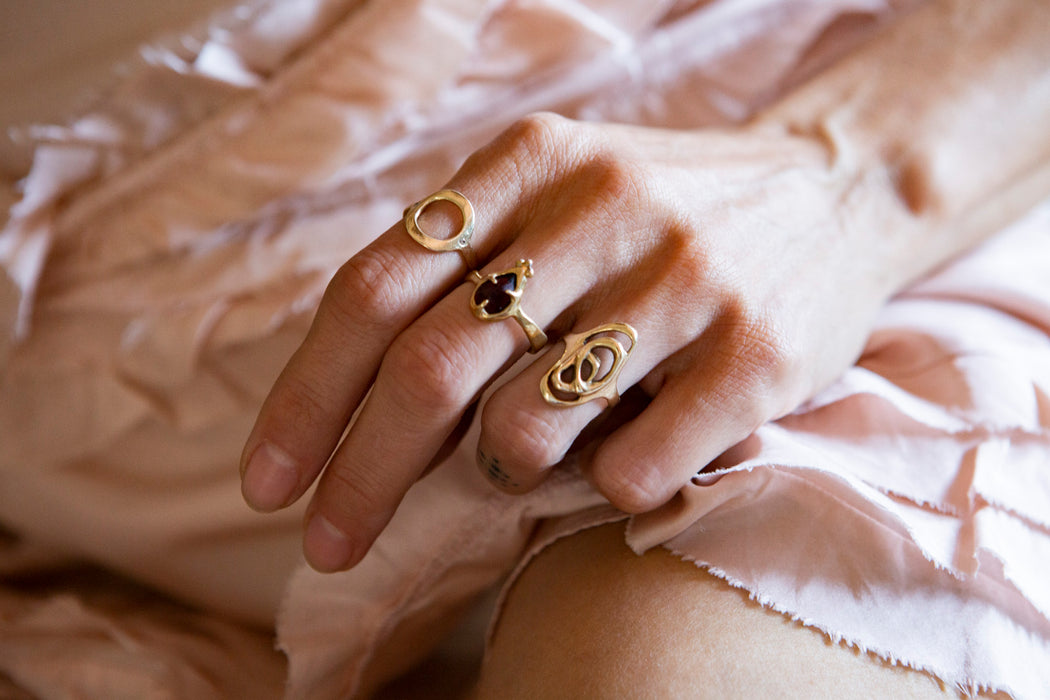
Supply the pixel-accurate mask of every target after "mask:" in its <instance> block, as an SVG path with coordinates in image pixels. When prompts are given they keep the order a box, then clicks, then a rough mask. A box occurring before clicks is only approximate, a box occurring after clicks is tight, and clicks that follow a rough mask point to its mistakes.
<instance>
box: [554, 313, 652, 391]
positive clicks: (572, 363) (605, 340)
mask: <svg viewBox="0 0 1050 700" xmlns="http://www.w3.org/2000/svg"><path fill="white" fill-rule="evenodd" d="M621 338H623V339H624V340H623V342H621ZM564 340H565V352H563V353H562V356H561V359H559V360H558V361H557V362H555V363H554V365H553V366H552V367H551V368H550V369H549V370H547V373H546V374H545V375H543V380H542V381H541V382H540V393H541V394H543V398H544V400H546V402H547V403H549V404H553V405H555V406H578V405H579V404H582V403H587V402H588V401H593V400H594V399H605V401H606V405H607V406H615V405H616V404H617V403H618V402H619V400H620V393H619V391H618V390H617V389H616V380H617V378H618V377H619V376H620V371H621V370H622V369H623V366H624V363H626V362H627V358H628V357H629V356H630V355H631V352H632V351H633V350H634V348H635V345H636V343H637V341H638V332H637V331H635V330H634V328H632V327H631V326H629V325H628V324H626V323H607V324H605V325H602V326H598V327H596V328H592V329H591V330H589V331H585V332H583V333H567V334H566V335H565V338H564ZM625 343H626V344H625Z"/></svg>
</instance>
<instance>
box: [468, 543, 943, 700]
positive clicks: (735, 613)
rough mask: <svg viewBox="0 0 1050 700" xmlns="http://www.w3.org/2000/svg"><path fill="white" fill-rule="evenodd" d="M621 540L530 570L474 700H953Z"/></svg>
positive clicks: (555, 554)
mask: <svg viewBox="0 0 1050 700" xmlns="http://www.w3.org/2000/svg"><path fill="white" fill-rule="evenodd" d="M623 538H624V534H623V524H622V523H620V524H613V525H606V526H602V527H599V528H594V529H592V530H587V531H584V532H582V533H580V534H578V535H575V536H573V537H568V538H565V539H563V540H560V541H558V542H556V543H554V544H553V545H552V546H550V547H549V548H547V549H545V550H544V551H543V552H542V554H541V555H540V556H539V557H538V558H537V559H535V560H534V561H533V562H532V563H530V565H529V566H528V567H527V568H526V570H525V571H524V573H523V574H522V575H521V576H520V577H519V578H518V579H517V581H515V583H514V587H513V588H512V589H511V592H510V594H509V596H508V599H507V601H506V604H505V605H504V607H503V610H502V614H501V616H500V620H499V624H498V625H497V627H496V629H495V632H494V634H493V637H492V640H491V643H490V647H489V650H488V654H487V662H486V664H485V665H484V667H483V668H482V672H481V676H480V679H479V681H478V685H477V687H476V689H475V693H474V695H473V696H472V697H473V700H487V699H488V698H499V699H500V700H515V699H517V698H521V699H522V700H525V699H527V698H551V699H554V698H617V699H618V700H620V699H627V698H639V699H641V698H739V697H748V698H936V697H939V698H950V697H957V696H958V695H957V693H956V692H955V690H954V689H952V688H948V687H946V686H944V685H943V684H941V683H940V682H938V681H937V680H935V679H934V678H933V677H932V676H929V675H927V674H925V673H921V672H919V671H915V670H913V669H909V668H907V667H904V666H893V665H890V664H888V663H885V662H883V661H882V660H880V659H878V658H877V657H875V656H874V655H869V654H864V653H861V652H859V651H857V650H856V649H852V648H850V647H847V646H845V645H842V644H835V643H833V642H831V641H829V640H828V639H827V638H826V637H825V636H824V635H823V634H821V633H820V632H818V631H816V630H813V629H809V628H805V627H803V626H802V625H801V624H799V623H797V622H793V621H792V620H790V619H789V618H787V617H785V616H783V615H777V614H772V613H770V612H769V611H768V610H766V609H765V608H763V607H762V606H761V605H759V604H758V603H756V602H754V601H752V600H749V599H748V597H747V593H746V592H744V591H740V590H737V589H733V588H731V587H730V586H729V585H728V584H726V583H725V582H723V581H721V580H720V579H718V578H715V577H714V576H711V575H710V574H708V573H706V572H705V571H704V570H702V569H699V568H697V567H695V566H692V565H689V564H685V565H684V564H683V563H682V561H681V560H680V559H678V558H677V557H675V556H673V555H671V554H669V553H668V552H666V551H665V550H663V549H659V548H657V549H653V550H650V551H649V552H646V553H645V554H644V555H643V556H636V555H635V554H634V553H633V552H631V551H630V550H629V549H627V548H626V547H624V545H623ZM567 581H572V582H573V585H571V586H570V585H566V582H567ZM552 592H556V593H555V594H554V595H552ZM537 620H542V621H543V622H542V624H537Z"/></svg>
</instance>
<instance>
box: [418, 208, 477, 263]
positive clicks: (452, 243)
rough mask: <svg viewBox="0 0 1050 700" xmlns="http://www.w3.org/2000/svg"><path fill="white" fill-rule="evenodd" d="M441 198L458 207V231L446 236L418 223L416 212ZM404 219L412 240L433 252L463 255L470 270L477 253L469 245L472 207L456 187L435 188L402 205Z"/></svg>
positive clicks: (472, 232) (472, 221)
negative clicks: (438, 236) (427, 193)
mask: <svg viewBox="0 0 1050 700" xmlns="http://www.w3.org/2000/svg"><path fill="white" fill-rule="evenodd" d="M442 201H444V202H451V203H452V204H454V205H456V208H457V209H459V214H460V217H462V219H463V221H462V223H461V224H460V227H459V231H458V232H456V235H454V236H452V237H450V238H436V237H434V236H431V235H430V234H428V233H426V232H425V231H424V230H423V229H422V228H420V227H419V215H420V214H422V213H423V210H424V209H426V208H427V207H428V206H430V205H431V204H433V203H434V202H442ZM404 220H405V229H406V230H407V231H408V235H410V236H412V239H413V240H415V242H416V243H418V244H419V245H421V246H423V247H424V248H426V249H427V250H432V251H434V252H436V253H450V252H456V253H459V254H460V255H462V256H463V261H464V262H465V263H467V268H468V269H471V270H472V269H474V268H475V267H477V266H478V258H477V255H475V254H474V249H473V248H471V247H470V237H471V236H473V235H474V207H473V206H471V204H470V200H468V199H467V198H466V197H465V196H464V195H463V194H462V193H460V192H457V191H456V190H441V191H439V192H435V193H434V194H432V195H430V196H429V197H426V198H425V199H421V200H419V201H418V202H416V203H415V204H413V205H412V206H410V207H409V208H408V209H405V219H404Z"/></svg>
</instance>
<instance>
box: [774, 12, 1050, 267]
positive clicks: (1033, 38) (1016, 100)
mask: <svg viewBox="0 0 1050 700" xmlns="http://www.w3.org/2000/svg"><path fill="white" fill-rule="evenodd" d="M756 121H757V122H758V123H760V124H766V125H775V126H776V127H777V128H786V129H787V130H789V131H790V132H792V133H798V134H805V135H808V136H812V137H815V138H818V139H820V140H821V141H822V142H824V143H825V144H826V145H827V146H828V147H829V151H830V153H831V155H832V158H833V159H834V161H835V163H834V165H835V167H836V168H840V169H845V170H847V171H855V172H856V173H857V177H858V178H859V179H863V180H864V181H865V182H866V183H868V186H869V187H870V186H871V183H881V184H882V186H883V188H884V189H885V190H887V192H888V194H889V195H890V198H889V199H888V200H887V201H885V202H881V203H879V204H878V205H874V204H873V206H878V207H882V208H883V211H882V212H881V213H880V214H879V216H880V217H883V218H884V217H889V218H890V219H891V220H889V221H886V220H883V221H882V222H881V223H888V224H891V225H893V226H894V227H895V228H896V230H897V231H899V232H901V235H900V236H899V243H900V246H901V247H902V249H904V248H907V249H908V250H907V251H906V252H907V253H908V255H906V256H903V255H902V256H900V260H901V261H902V264H906V265H908V266H910V267H912V268H914V269H909V270H907V274H906V276H907V277H908V278H911V277H914V276H917V275H919V274H922V273H923V272H925V271H926V270H928V269H929V268H931V267H933V266H935V265H937V264H939V263H941V262H943V261H944V260H946V259H948V258H950V257H952V256H953V255H955V254H957V253H959V252H960V251H962V250H965V249H966V248H968V247H969V246H971V245H973V244H974V243H976V242H978V241H980V240H981V239H982V238H984V237H985V236H987V235H989V234H990V233H992V232H994V231H995V230H997V229H998V228H1000V227H1001V226H1003V225H1004V224H1005V223H1007V222H1009V221H1010V220H1012V219H1013V218H1016V217H1017V216H1018V215H1020V214H1021V213H1023V212H1024V211H1025V210H1026V209H1027V208H1029V207H1031V206H1032V205H1033V204H1034V203H1036V202H1037V201H1038V200H1039V199H1040V198H1043V197H1045V196H1046V195H1047V194H1050V3H1046V2H1043V1H1042V0H996V1H995V2H972V1H971V0H933V1H932V2H930V3H928V4H927V5H925V6H923V7H922V8H920V9H918V10H917V11H915V12H913V13H911V14H909V15H907V16H905V17H903V18H902V19H901V20H900V21H898V22H897V23H896V24H895V25H894V26H892V27H891V28H889V29H888V30H887V31H885V32H883V33H882V34H880V35H879V36H878V37H876V38H874V39H873V40H872V41H871V42H869V43H868V44H866V45H865V46H863V47H862V48H860V49H859V50H858V51H856V52H855V53H854V54H851V55H850V56H849V57H847V58H845V59H844V60H842V61H841V62H840V63H839V64H837V65H836V66H834V67H832V68H831V69H830V70H828V71H826V72H825V73H823V74H821V75H819V76H817V77H816V78H815V79H813V80H811V81H810V82H809V83H807V84H806V85H804V86H802V87H801V88H799V89H798V90H796V91H795V92H793V93H792V94H790V95H789V96H788V97H786V98H785V99H784V100H782V101H781V102H779V103H777V104H775V105H773V106H771V108H770V109H768V110H767V111H766V112H764V113H763V114H761V115H759V117H758V119H757V120H756ZM873 196H874V195H873ZM886 207H889V208H890V209H893V210H894V211H887V210H886ZM887 235H888V234H887ZM884 242H888V241H884ZM903 281H906V280H903Z"/></svg>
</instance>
